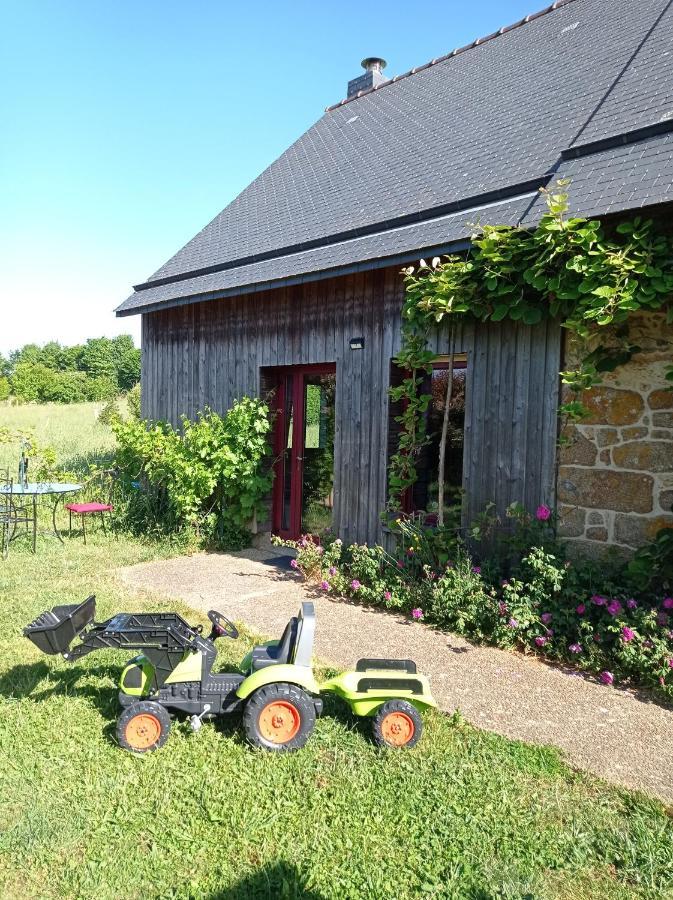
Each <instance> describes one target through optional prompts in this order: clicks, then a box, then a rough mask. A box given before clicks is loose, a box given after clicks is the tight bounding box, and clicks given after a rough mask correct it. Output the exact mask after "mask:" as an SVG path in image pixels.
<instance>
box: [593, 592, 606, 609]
mask: <svg viewBox="0 0 673 900" xmlns="http://www.w3.org/2000/svg"><path fill="white" fill-rule="evenodd" d="M591 602H592V603H595V604H596V606H605V604H606V603H607V600H606V599H605V597H601V595H600V594H594V595H593V597H592V598H591Z"/></svg>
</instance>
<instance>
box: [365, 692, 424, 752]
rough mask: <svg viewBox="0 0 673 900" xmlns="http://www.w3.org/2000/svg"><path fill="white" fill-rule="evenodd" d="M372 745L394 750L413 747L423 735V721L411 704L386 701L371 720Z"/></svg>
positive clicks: (402, 701)
mask: <svg viewBox="0 0 673 900" xmlns="http://www.w3.org/2000/svg"><path fill="white" fill-rule="evenodd" d="M372 732H373V735H374V743H375V744H377V745H378V746H379V747H388V748H390V749H394V750H401V749H405V750H408V749H409V748H410V747H414V746H415V745H416V744H417V743H418V742H419V740H420V739H421V735H422V734H423V719H422V718H421V714H420V713H419V711H418V710H417V709H416V707H415V706H414V705H413V704H412V703H408V702H407V701H406V700H388V702H387V703H384V704H383V706H380V707H379V709H378V711H377V713H376V715H375V716H374V718H373V719H372Z"/></svg>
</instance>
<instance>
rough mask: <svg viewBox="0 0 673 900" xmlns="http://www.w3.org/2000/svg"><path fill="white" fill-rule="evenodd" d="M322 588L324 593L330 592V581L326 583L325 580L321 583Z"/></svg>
mask: <svg viewBox="0 0 673 900" xmlns="http://www.w3.org/2000/svg"><path fill="white" fill-rule="evenodd" d="M320 587H321V588H322V589H323V591H328V590H329V581H325V580H323V581H321V582H320Z"/></svg>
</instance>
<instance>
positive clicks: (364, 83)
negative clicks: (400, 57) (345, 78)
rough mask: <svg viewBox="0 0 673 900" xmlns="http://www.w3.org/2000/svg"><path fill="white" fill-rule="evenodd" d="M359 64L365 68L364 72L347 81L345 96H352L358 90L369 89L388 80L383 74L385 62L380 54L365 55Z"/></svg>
mask: <svg viewBox="0 0 673 900" xmlns="http://www.w3.org/2000/svg"><path fill="white" fill-rule="evenodd" d="M360 65H361V66H362V68H363V69H364V70H365V73H364V75H359V76H358V77H357V78H353V79H352V80H351V81H349V82H348V94H347V97H354V96H355V95H356V94H359V93H360V91H368V90H371V88H375V87H378V86H379V85H380V84H385V83H386V81H388V80H389V79H387V78H386V77H385V75H384V74H383V70H384V69H385V67H386V65H387V63H386V61H385V59H382V58H381V57H380V56H367V57H366V58H365V59H363V60H362V62H361V63H360Z"/></svg>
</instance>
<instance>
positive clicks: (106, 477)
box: [65, 469, 117, 544]
mask: <svg viewBox="0 0 673 900" xmlns="http://www.w3.org/2000/svg"><path fill="white" fill-rule="evenodd" d="M116 476H117V470H116V469H103V470H101V471H100V472H96V473H95V474H94V475H92V476H91V478H89V480H88V481H86V482H85V484H84V487H83V488H82V490H83V492H84V493H85V495H89V496H93V497H95V498H96V499H93V500H85V501H83V502H81V503H67V504H66V507H65V508H66V509H67V510H68V513H69V522H68V533H69V534H71V533H72V517H73V516H79V517H80V518H81V520H82V536H83V537H84V543H85V544H86V519H87V516H96V515H99V516H100V521H101V525H102V526H103V532H105V533H107V529H106V528H105V514H106V513H107V514H108V516H109V518H110V523H111V522H112V512H113V510H114V506H113V504H112V495H113V492H114V486H115V478H116Z"/></svg>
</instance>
